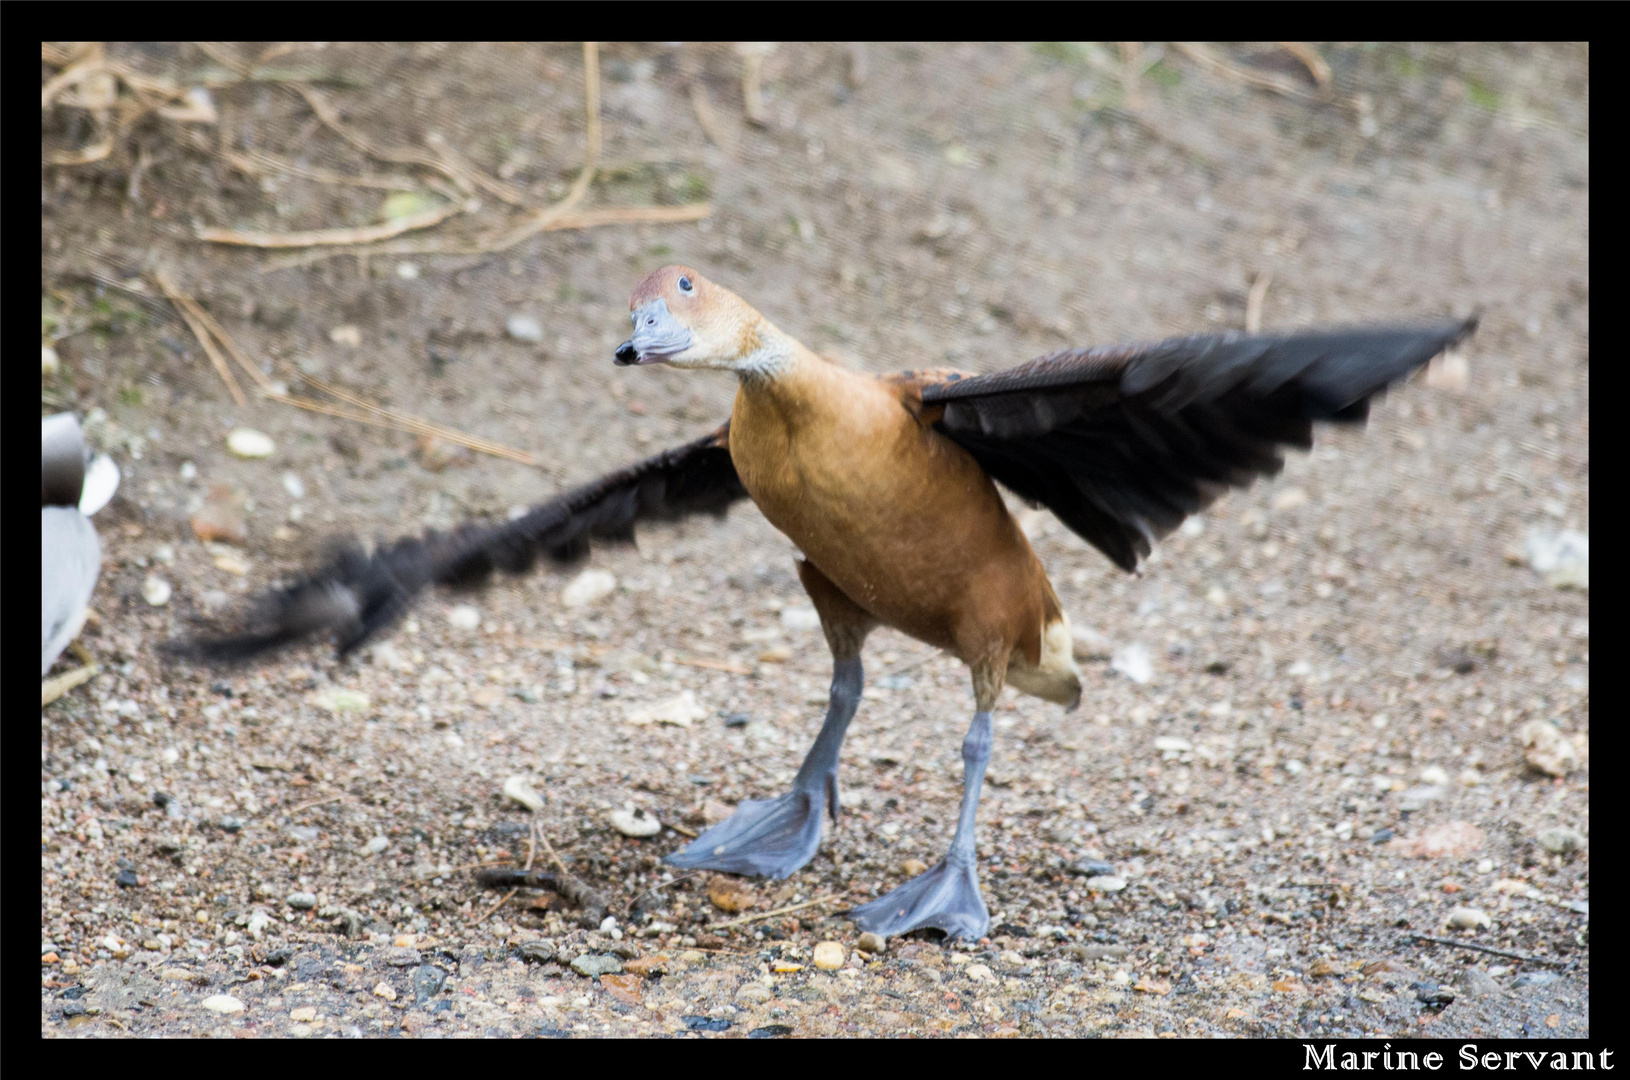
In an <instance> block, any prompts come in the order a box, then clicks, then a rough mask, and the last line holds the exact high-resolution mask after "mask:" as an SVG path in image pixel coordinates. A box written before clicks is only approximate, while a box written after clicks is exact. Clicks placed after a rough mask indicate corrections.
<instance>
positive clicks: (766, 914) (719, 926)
mask: <svg viewBox="0 0 1630 1080" xmlns="http://www.w3.org/2000/svg"><path fill="white" fill-rule="evenodd" d="M837 899H840V897H838V896H836V895H833V896H823V897H820V898H819V899H816V900H805V901H804V902H803V903H802V904H790V905H788V906H787V907H780V908H776V909H775V910H774V911H761V912H759V913H758V914H757V915H743V916H742V917H741V918H739V919H731V920H730V921H729V922H722V923H714V924H713V925H712V926H710V927H708V929H709V930H724V929H726V928H727V927H731V926H742V925H745V924H746V923H750V922H758V921H759V920H760V919H769V918H774V917H775V916H777V915H785V914H787V913H788V912H790V911H802V910H803V909H804V908H807V907H814V906H815V905H817V904H829V903H831V902H832V901H834V900H837Z"/></svg>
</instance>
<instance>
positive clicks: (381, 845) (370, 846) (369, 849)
mask: <svg viewBox="0 0 1630 1080" xmlns="http://www.w3.org/2000/svg"><path fill="white" fill-rule="evenodd" d="M390 846H391V842H390V841H389V840H387V839H386V838H385V837H383V836H376V837H374V838H373V839H372V840H369V841H368V842H367V843H366V844H363V845H362V850H363V851H364V852H366V853H367V854H369V855H378V854H379V853H380V852H381V851H384V850H385V849H386V848H388V847H390Z"/></svg>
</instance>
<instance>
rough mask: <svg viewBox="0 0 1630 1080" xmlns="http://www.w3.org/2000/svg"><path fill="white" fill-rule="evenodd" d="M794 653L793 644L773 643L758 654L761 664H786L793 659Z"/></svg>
mask: <svg viewBox="0 0 1630 1080" xmlns="http://www.w3.org/2000/svg"><path fill="white" fill-rule="evenodd" d="M792 655H793V653H792V646H790V645H772V646H770V647H769V648H768V649H765V650H764V651H763V652H761V653H759V654H758V662H759V663H761V664H785V663H786V662H787V661H788V660H791V659H792Z"/></svg>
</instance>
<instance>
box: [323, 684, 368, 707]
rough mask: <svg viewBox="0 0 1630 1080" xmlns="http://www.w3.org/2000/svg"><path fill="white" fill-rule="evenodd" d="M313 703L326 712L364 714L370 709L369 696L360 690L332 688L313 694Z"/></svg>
mask: <svg viewBox="0 0 1630 1080" xmlns="http://www.w3.org/2000/svg"><path fill="white" fill-rule="evenodd" d="M311 703H312V704H313V705H315V706H317V707H318V708H319V709H322V710H323V711H324V712H331V713H342V712H362V711H363V710H364V709H366V708H367V707H368V695H367V694H364V693H363V692H362V691H360V690H341V689H338V688H331V689H328V690H323V691H321V692H320V693H317V694H313V695H312V697H311Z"/></svg>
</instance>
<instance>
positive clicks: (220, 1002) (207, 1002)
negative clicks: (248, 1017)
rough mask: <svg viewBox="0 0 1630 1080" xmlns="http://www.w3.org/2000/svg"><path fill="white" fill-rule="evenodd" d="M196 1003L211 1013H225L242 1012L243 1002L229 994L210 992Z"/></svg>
mask: <svg viewBox="0 0 1630 1080" xmlns="http://www.w3.org/2000/svg"><path fill="white" fill-rule="evenodd" d="M198 1004H200V1005H202V1006H203V1007H204V1008H206V1009H208V1010H209V1011H210V1012H213V1013H222V1014H225V1013H241V1012H243V1002H241V1001H239V1000H238V999H237V998H235V997H233V996H232V995H231V994H212V995H210V996H209V997H207V998H205V999H204V1000H203V1001H200V1002H199V1003H198Z"/></svg>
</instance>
